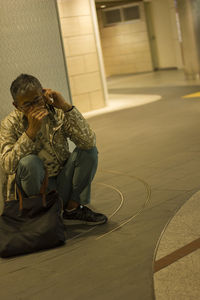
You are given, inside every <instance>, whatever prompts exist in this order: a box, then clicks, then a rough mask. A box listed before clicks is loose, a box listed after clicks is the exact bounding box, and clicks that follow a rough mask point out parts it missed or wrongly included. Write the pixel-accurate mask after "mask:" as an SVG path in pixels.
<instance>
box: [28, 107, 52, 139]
mask: <svg viewBox="0 0 200 300" xmlns="http://www.w3.org/2000/svg"><path fill="white" fill-rule="evenodd" d="M47 115H48V111H47V109H46V108H44V106H36V107H31V108H30V109H29V111H28V112H27V114H26V116H27V119H28V129H27V130H26V134H27V135H28V136H29V137H30V138H31V139H32V140H34V139H35V137H36V134H37V132H38V131H39V130H40V128H41V125H42V120H43V119H44V118H45V117H46V116H47Z"/></svg>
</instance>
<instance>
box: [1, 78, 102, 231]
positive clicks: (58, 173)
mask: <svg viewBox="0 0 200 300" xmlns="http://www.w3.org/2000/svg"><path fill="white" fill-rule="evenodd" d="M10 91H11V94H12V97H13V105H14V106H15V108H16V109H15V110H14V111H13V112H11V113H10V114H9V115H8V116H7V117H6V118H5V119H4V120H3V121H2V122H1V128H0V153H1V161H2V167H3V169H4V171H5V173H6V180H5V182H4V186H3V194H4V198H5V201H9V200H12V199H16V193H15V191H16V189H15V187H16V183H17V184H18V185H19V187H20V188H21V190H22V192H23V193H24V195H25V196H33V195H36V194H38V193H39V192H40V188H41V185H42V182H43V180H44V176H45V170H47V174H48V189H47V191H51V190H57V191H58V193H59V195H60V196H61V198H62V200H63V207H64V210H63V220H64V221H65V223H66V224H81V223H82V224H88V225H97V224H103V223H106V222H107V217H106V216H105V215H104V214H101V213H96V212H94V211H92V210H91V209H90V208H89V207H87V206H86V205H87V204H88V203H90V190H91V183H92V180H93V178H94V176H95V173H96V170H97V163H98V151H97V148H96V146H95V133H94V132H93V131H92V129H91V128H90V126H89V125H88V123H87V122H86V120H85V119H84V118H83V116H82V115H81V113H80V112H79V111H78V110H77V109H76V107H74V106H72V105H71V104H69V103H67V102H66V101H65V99H64V98H63V96H62V95H61V94H60V93H59V92H57V91H54V90H51V89H44V88H43V87H42V85H41V83H40V82H39V80H38V79H37V78H35V77H33V76H31V75H27V74H21V75H20V76H18V77H17V78H16V79H15V80H14V81H13V82H12V84H11V88H10ZM68 139H70V140H71V141H72V142H74V143H75V145H76V148H75V149H74V151H73V152H72V153H70V152H69V145H68Z"/></svg>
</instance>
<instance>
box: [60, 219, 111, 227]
mask: <svg viewBox="0 0 200 300" xmlns="http://www.w3.org/2000/svg"><path fill="white" fill-rule="evenodd" d="M107 221H108V220H103V221H99V222H88V221H82V220H70V219H69V220H67V219H63V223H64V224H65V225H80V224H83V225H90V226H95V225H101V224H105V223H106V222H107Z"/></svg>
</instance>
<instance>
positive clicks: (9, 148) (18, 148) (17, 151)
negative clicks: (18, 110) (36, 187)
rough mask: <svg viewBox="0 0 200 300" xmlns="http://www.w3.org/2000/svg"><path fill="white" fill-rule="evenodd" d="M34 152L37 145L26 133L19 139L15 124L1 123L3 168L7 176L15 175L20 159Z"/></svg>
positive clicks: (0, 138)
mask: <svg viewBox="0 0 200 300" xmlns="http://www.w3.org/2000/svg"><path fill="white" fill-rule="evenodd" d="M34 150H35V144H34V142H33V141H32V140H31V139H30V138H29V137H28V135H27V134H26V133H25V132H24V133H22V135H21V136H20V137H19V138H18V137H17V134H16V132H15V129H14V124H12V123H11V122H10V121H8V120H7V121H2V122H1V128H0V155H1V163H2V167H3V169H4V170H5V172H6V173H7V174H14V173H15V172H16V169H17V166H18V163H19V161H20V159H21V158H22V157H24V156H26V155H28V154H31V153H33V152H34Z"/></svg>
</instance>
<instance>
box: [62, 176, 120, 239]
mask: <svg viewBox="0 0 200 300" xmlns="http://www.w3.org/2000/svg"><path fill="white" fill-rule="evenodd" d="M96 184H99V185H104V186H107V187H109V188H111V189H113V190H115V191H116V192H117V193H118V194H119V195H120V197H121V202H120V204H119V206H118V208H117V209H116V210H115V211H114V212H113V213H112V214H111V215H110V216H109V217H108V219H111V218H112V217H113V216H114V215H115V214H116V213H117V212H118V211H119V210H120V208H121V207H122V205H123V203H124V196H123V194H122V192H121V191H120V190H118V189H117V188H116V187H114V186H112V185H110V184H106V183H103V182H97V183H96ZM97 226H98V225H96V226H93V227H92V228H90V229H88V230H87V231H85V232H81V233H79V234H77V235H75V236H74V237H73V238H71V239H68V241H72V240H74V239H76V238H78V237H80V236H83V235H85V234H87V233H88V232H90V231H92V230H94V229H95V228H96V227H97Z"/></svg>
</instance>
